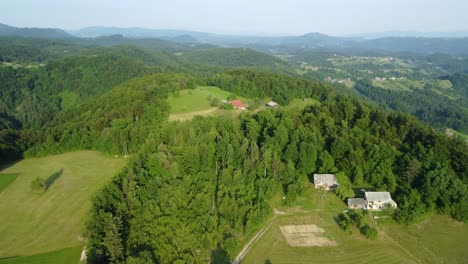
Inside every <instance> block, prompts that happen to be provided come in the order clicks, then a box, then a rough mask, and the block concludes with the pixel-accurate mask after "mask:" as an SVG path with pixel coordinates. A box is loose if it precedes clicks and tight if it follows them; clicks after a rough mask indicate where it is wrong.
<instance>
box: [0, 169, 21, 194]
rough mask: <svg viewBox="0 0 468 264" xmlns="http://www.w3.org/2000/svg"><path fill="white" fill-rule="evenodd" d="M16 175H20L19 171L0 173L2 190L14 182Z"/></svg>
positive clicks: (0, 187) (0, 188) (0, 189)
mask: <svg viewBox="0 0 468 264" xmlns="http://www.w3.org/2000/svg"><path fill="white" fill-rule="evenodd" d="M16 177H18V174H17V173H8V174H4V173H0V192H2V191H3V190H4V189H6V187H8V185H10V184H12V183H13V182H14V181H15V180H16Z"/></svg>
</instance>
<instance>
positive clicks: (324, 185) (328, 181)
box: [314, 174, 340, 190]
mask: <svg viewBox="0 0 468 264" xmlns="http://www.w3.org/2000/svg"><path fill="white" fill-rule="evenodd" d="M314 185H315V188H316V189H325V190H330V189H333V188H336V187H338V186H340V185H339V184H338V180H337V179H336V176H335V174H314Z"/></svg>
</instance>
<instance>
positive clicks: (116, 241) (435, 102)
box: [0, 36, 468, 263]
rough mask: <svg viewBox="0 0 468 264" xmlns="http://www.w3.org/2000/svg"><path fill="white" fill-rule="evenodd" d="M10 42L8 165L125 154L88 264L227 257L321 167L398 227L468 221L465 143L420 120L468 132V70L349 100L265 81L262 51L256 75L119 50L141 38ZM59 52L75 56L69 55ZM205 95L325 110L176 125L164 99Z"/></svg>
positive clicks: (203, 54)
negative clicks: (444, 218)
mask: <svg viewBox="0 0 468 264" xmlns="http://www.w3.org/2000/svg"><path fill="white" fill-rule="evenodd" d="M17 41H18V43H16V44H14V45H12V46H8V45H5V46H6V48H5V49H4V50H3V51H4V53H3V52H2V53H1V55H0V56H1V58H2V63H3V64H2V65H1V66H0V80H1V82H0V158H1V162H2V163H5V162H7V161H11V160H15V159H18V158H21V157H23V156H26V157H37V156H45V155H50V154H57V153H63V152H67V151H72V150H81V149H91V150H99V151H102V152H106V153H109V154H112V155H125V156H127V155H129V159H130V161H129V164H128V165H127V166H126V167H125V169H124V170H123V171H122V172H121V173H119V174H118V175H116V177H114V179H113V180H112V182H109V183H108V184H107V185H106V186H105V187H104V188H103V189H102V190H101V191H100V192H98V193H97V194H96V195H95V197H94V198H93V206H92V209H91V211H90V217H89V221H88V223H87V227H86V230H87V231H86V234H85V236H86V240H87V245H86V246H87V249H88V251H89V252H90V256H89V257H90V259H89V260H90V261H91V262H93V261H94V262H101V263H102V262H104V263H107V262H113V263H124V262H125V263H199V262H209V261H213V262H217V261H220V260H221V259H222V260H226V259H232V258H233V257H234V255H235V254H236V253H237V250H238V249H239V247H240V246H241V245H240V243H241V242H242V241H245V238H246V237H248V236H249V235H250V234H252V233H253V232H254V231H256V230H258V228H259V227H260V226H261V225H262V224H263V223H264V221H265V220H266V219H267V217H268V216H270V215H271V212H272V209H273V208H271V207H270V205H269V201H270V199H271V198H272V197H273V196H274V195H276V194H281V195H282V196H284V197H285V198H284V200H283V202H284V205H286V206H294V205H295V202H296V198H297V196H298V195H300V194H301V192H302V190H303V189H304V186H305V185H306V184H309V183H310V181H311V177H312V175H313V173H317V172H319V173H340V175H341V176H342V177H344V179H346V181H345V182H343V184H342V186H341V187H340V188H339V189H338V190H337V191H336V194H337V195H338V197H340V198H343V199H344V198H346V197H352V196H354V191H353V190H354V189H355V188H361V187H365V188H369V187H371V188H373V189H376V190H382V191H389V192H391V193H392V196H393V197H394V199H395V200H396V202H397V203H398V209H397V210H396V211H395V212H394V213H393V215H392V216H393V217H394V219H395V220H396V221H397V222H399V223H402V224H406V223H412V222H415V221H417V220H419V219H421V218H422V217H423V216H424V215H426V214H428V213H432V212H438V213H441V214H446V215H449V216H450V217H452V218H454V219H456V220H458V221H463V222H467V221H468V192H467V184H468V145H467V144H466V142H465V141H463V140H462V139H460V138H458V137H448V136H446V135H445V134H442V133H439V132H437V131H436V130H435V129H433V128H432V127H430V126H429V125H427V124H425V123H423V122H421V121H419V120H417V119H416V118H415V117H417V118H419V119H421V120H423V121H426V122H427V123H430V124H433V125H436V126H447V127H452V128H455V129H458V130H459V131H464V132H466V131H467V130H468V120H467V117H468V114H467V108H466V107H467V106H466V100H467V98H466V87H467V85H466V83H467V78H466V75H463V74H448V75H446V76H444V77H441V78H442V79H444V80H450V82H451V83H452V84H453V91H451V93H452V92H453V94H452V95H453V98H450V97H448V96H447V95H440V94H437V93H436V92H435V91H434V90H431V89H430V88H431V87H427V89H422V90H420V91H417V90H412V91H411V92H408V91H396V90H385V89H380V88H376V87H373V85H372V83H371V82H369V81H368V80H365V79H364V80H360V81H358V82H356V86H355V89H356V90H357V91H358V92H359V93H360V94H361V96H355V94H353V93H351V92H349V91H348V92H344V91H343V90H342V89H336V88H334V87H332V86H331V85H329V84H326V83H323V82H320V81H312V80H310V79H307V77H310V76H307V75H304V76H302V77H300V76H297V75H295V74H293V73H292V72H290V71H287V72H285V73H272V72H266V71H259V70H258V68H262V67H263V66H262V65H265V64H269V63H270V62H273V63H276V61H278V60H277V59H275V58H273V57H268V56H267V55H265V57H263V56H262V58H264V60H261V61H260V62H259V64H258V65H251V63H252V61H250V59H249V58H246V57H245V56H242V54H241V55H239V54H238V53H239V52H240V53H242V52H244V51H243V50H242V49H240V50H230V51H228V52H227V53H228V54H231V55H232V57H230V56H228V57H223V58H221V57H216V56H214V57H210V56H211V55H210V52H209V50H206V49H203V50H202V51H193V50H194V49H195V50H196V49H198V48H193V49H190V48H188V46H184V45H183V44H179V46H177V47H175V48H171V49H169V50H165V49H163V48H161V47H158V48H155V47H154V46H152V47H153V48H151V49H145V48H144V47H145V46H146V45H149V46H151V45H162V46H164V45H169V44H170V43H169V44H168V42H166V41H159V40H150V39H148V40H146V41H143V42H141V43H140V45H139V47H133V46H128V44H132V43H133V41H137V40H131V39H130V40H129V39H126V38H122V37H121V36H112V37H103V38H99V39H94V40H86V41H85V40H81V41H83V42H85V43H86V44H79V43H77V42H75V43H72V42H73V41H74V40H69V41H68V42H67V41H65V40H61V41H51V40H49V41H44V42H43V46H42V47H41V46H40V45H39V43H36V44H34V45H32V44H31V45H29V44H27V43H28V41H29V40H27V39H26V40H21V39H20V40H17ZM155 43H157V44H155ZM15 45H16V46H15ZM67 45H69V46H70V48H71V49H70V50H72V52H71V53H72V54H63V53H64V52H63V50H64V49H65V47H66V46H67ZM80 45H81V46H80ZM114 45H116V46H114ZM0 46H2V45H0ZM103 46H113V47H103ZM180 49H184V50H183V52H181V50H180ZM60 51H61V52H60ZM179 52H181V53H182V54H185V55H183V56H180V54H179V55H176V53H177V54H178V53H179ZM220 52H221V51H220V50H218V49H216V50H214V51H213V54H215V55H216V54H218V55H219V54H220ZM248 52H249V53H252V51H250V50H248ZM65 53H66V52H65ZM190 54H191V55H190ZM221 54H224V52H221ZM238 55H239V56H240V57H238ZM190 56H193V57H192V59H193V60H195V63H194V62H192V61H191V57H190ZM220 56H221V55H220ZM319 57H320V56H319ZM5 62H6V64H5ZM278 63H279V62H278ZM12 64H14V65H12ZM206 64H211V65H206ZM279 64H280V65H282V64H281V63H279ZM217 65H222V66H224V67H218V66H217ZM323 65H327V62H323ZM227 66H234V69H231V68H229V67H227ZM239 67H247V68H243V69H239ZM288 67H289V66H288ZM366 67H367V66H366ZM385 67H387V66H383V68H385ZM430 67H432V66H430ZM363 68H365V67H364V66H363ZM264 70H265V69H264ZM267 70H272V69H270V68H267ZM198 85H204V86H217V87H219V88H221V89H223V90H226V91H229V92H231V93H233V94H235V95H237V96H241V97H244V98H247V99H258V98H262V99H264V98H268V99H270V98H271V99H273V100H274V101H276V102H278V103H280V105H282V106H286V105H287V104H289V103H291V102H292V101H293V99H301V100H304V99H305V98H311V99H312V100H314V101H317V102H318V103H317V104H314V105H310V106H307V107H305V108H294V107H291V108H288V107H280V108H279V109H262V110H259V111H245V112H244V113H241V114H239V115H232V116H229V115H227V116H212V117H195V118H194V119H193V120H190V121H186V122H169V121H168V116H169V112H170V105H169V104H168V102H167V98H168V96H169V95H170V94H174V93H177V92H178V91H180V90H185V89H188V90H190V89H195V88H196V87H197V86H198ZM362 95H364V96H365V97H366V98H368V99H370V101H371V102H374V103H377V104H379V105H380V106H383V107H379V106H377V105H375V104H369V103H368V102H369V101H366V100H362ZM383 108H389V109H393V110H397V111H387V110H386V109H383ZM402 112H406V114H405V113H402ZM409 114H412V115H414V116H415V117H413V116H410V115H409Z"/></svg>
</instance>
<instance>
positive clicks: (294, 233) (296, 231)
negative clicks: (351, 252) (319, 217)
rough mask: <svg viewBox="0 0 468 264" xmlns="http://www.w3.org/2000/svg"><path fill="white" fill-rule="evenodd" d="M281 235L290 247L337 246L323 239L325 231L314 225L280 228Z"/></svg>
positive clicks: (331, 241) (333, 242)
mask: <svg viewBox="0 0 468 264" xmlns="http://www.w3.org/2000/svg"><path fill="white" fill-rule="evenodd" d="M280 230H281V233H283V236H284V238H285V239H286V241H287V242H288V244H289V245H290V246H292V247H333V246H337V245H338V244H337V243H336V242H335V241H333V240H330V239H328V238H326V237H323V234H324V233H325V230H324V229H323V228H320V227H318V226H316V225H285V226H280Z"/></svg>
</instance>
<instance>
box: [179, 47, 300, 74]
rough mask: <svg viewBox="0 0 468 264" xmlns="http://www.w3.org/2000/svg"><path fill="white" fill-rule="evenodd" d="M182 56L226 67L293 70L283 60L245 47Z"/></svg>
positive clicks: (209, 50)
mask: <svg viewBox="0 0 468 264" xmlns="http://www.w3.org/2000/svg"><path fill="white" fill-rule="evenodd" d="M182 57H183V58H185V59H187V60H188V61H190V62H193V63H199V64H210V65H216V66H226V67H252V68H256V69H261V70H272V71H283V72H293V71H294V70H293V68H292V67H291V66H290V65H289V64H288V63H287V62H285V61H284V60H281V59H279V58H276V57H274V56H272V55H267V54H264V53H260V52H257V51H254V50H251V49H245V48H211V49H204V50H195V51H189V52H185V53H184V54H183V55H182Z"/></svg>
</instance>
